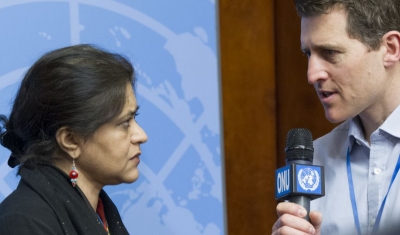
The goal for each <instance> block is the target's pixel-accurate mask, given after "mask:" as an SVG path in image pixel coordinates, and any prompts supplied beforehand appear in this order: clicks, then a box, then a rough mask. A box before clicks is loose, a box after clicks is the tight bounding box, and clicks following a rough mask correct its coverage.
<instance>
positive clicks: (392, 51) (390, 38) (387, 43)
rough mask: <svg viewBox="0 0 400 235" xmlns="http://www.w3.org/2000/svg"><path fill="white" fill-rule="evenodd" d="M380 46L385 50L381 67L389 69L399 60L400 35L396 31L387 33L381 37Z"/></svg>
mask: <svg viewBox="0 0 400 235" xmlns="http://www.w3.org/2000/svg"><path fill="white" fill-rule="evenodd" d="M382 46H384V47H385V48H386V52H385V54H384V55H383V65H384V66H385V67H391V66H393V65H395V64H396V63H397V62H398V61H399V60H400V33H399V32H398V31H390V32H387V33H386V34H385V35H383V37H382Z"/></svg>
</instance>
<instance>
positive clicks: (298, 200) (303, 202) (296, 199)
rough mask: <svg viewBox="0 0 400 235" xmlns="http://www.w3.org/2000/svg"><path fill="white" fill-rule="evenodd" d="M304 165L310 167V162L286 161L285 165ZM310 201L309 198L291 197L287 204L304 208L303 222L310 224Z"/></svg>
mask: <svg viewBox="0 0 400 235" xmlns="http://www.w3.org/2000/svg"><path fill="white" fill-rule="evenodd" d="M293 163H296V164H306V165H312V162H310V161H306V160H294V161H287V164H288V165H289V164H293ZM310 201H311V199H310V198H309V197H306V196H301V195H299V196H291V197H290V199H289V202H293V203H296V204H298V205H300V206H302V207H304V208H305V209H306V210H307V215H306V216H305V217H304V219H305V220H307V221H308V222H310V217H309V214H310Z"/></svg>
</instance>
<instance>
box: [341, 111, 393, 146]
mask: <svg viewBox="0 0 400 235" xmlns="http://www.w3.org/2000/svg"><path fill="white" fill-rule="evenodd" d="M349 122H350V123H349V133H348V138H349V148H350V151H351V149H352V147H353V144H354V143H355V142H356V143H357V144H359V145H361V144H362V145H365V146H369V144H368V141H367V140H366V139H365V138H364V133H363V131H362V128H361V120H360V118H359V116H358V115H357V116H356V117H354V118H352V119H351V120H350V121H349ZM378 131H384V132H386V133H388V134H390V135H392V136H394V137H397V138H400V105H399V106H397V108H396V109H395V110H394V111H393V112H392V113H391V114H390V115H389V117H388V118H386V120H385V121H384V122H383V124H382V125H381V126H380V127H379V128H378Z"/></svg>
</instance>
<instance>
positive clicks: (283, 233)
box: [272, 202, 322, 235]
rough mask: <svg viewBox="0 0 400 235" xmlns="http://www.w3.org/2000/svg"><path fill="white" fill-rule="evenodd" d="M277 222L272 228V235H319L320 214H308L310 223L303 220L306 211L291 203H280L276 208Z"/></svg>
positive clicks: (314, 212) (313, 212) (315, 212)
mask: <svg viewBox="0 0 400 235" xmlns="http://www.w3.org/2000/svg"><path fill="white" fill-rule="evenodd" d="M276 212H277V213H278V216H279V218H278V220H277V221H276V222H275V224H274V226H273V227H272V235H305V234H312V235H320V228H321V223H322V214H321V213H320V212H317V211H312V212H311V213H310V215H309V216H310V220H311V223H310V222H308V221H307V220H305V219H304V217H305V216H306V214H307V211H306V210H305V209H304V208H303V207H302V206H300V205H297V204H294V203H291V202H281V203H279V204H278V206H277V207H276Z"/></svg>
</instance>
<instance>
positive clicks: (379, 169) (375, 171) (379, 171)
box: [374, 167, 382, 175]
mask: <svg viewBox="0 0 400 235" xmlns="http://www.w3.org/2000/svg"><path fill="white" fill-rule="evenodd" d="M381 171H382V170H381V168H378V167H376V168H375V169H374V175H379V174H380V173H381Z"/></svg>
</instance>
